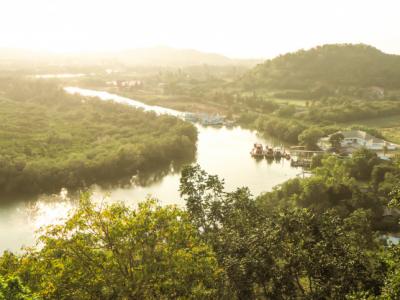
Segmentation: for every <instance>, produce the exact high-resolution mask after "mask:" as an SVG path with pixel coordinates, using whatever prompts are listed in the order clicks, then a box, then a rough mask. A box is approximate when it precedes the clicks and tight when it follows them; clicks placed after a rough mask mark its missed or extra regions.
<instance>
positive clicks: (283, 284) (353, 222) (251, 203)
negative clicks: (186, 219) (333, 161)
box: [180, 166, 383, 299]
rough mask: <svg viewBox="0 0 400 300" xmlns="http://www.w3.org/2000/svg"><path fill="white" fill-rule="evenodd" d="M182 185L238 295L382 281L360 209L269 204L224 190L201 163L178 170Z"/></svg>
mask: <svg viewBox="0 0 400 300" xmlns="http://www.w3.org/2000/svg"><path fill="white" fill-rule="evenodd" d="M180 191H181V194H182V196H183V197H184V199H185V201H186V203H187V210H188V213H189V215H190V218H191V220H192V222H193V223H194V224H195V225H196V226H197V227H198V230H199V231H200V232H201V233H202V234H201V237H202V238H203V240H204V241H206V243H207V244H209V245H211V246H212V248H213V249H214V251H215V253H216V255H217V258H218V262H219V264H220V266H222V268H223V269H224V271H225V273H226V275H227V277H228V279H229V287H230V288H231V289H232V290H233V291H234V292H235V294H236V297H237V298H238V299H344V298H345V296H346V295H347V294H349V293H351V292H358V291H363V290H367V291H371V292H372V293H373V294H375V293H377V292H378V291H379V287H380V286H381V285H382V281H383V274H382V272H381V271H380V269H379V262H378V259H377V257H376V256H375V255H374V254H371V252H370V251H369V250H370V249H372V248H373V247H375V243H374V241H373V238H372V234H371V229H370V224H371V222H370V220H369V214H368V213H366V212H365V211H363V210H358V211H355V212H354V213H353V214H351V215H350V216H349V217H348V218H345V219H343V218H341V217H339V216H338V214H337V213H336V212H335V211H334V210H329V211H322V212H319V213H314V212H313V211H312V210H310V209H302V208H297V207H293V206H290V205H287V206H286V207H284V208H281V207H279V206H275V207H270V206H268V208H267V207H266V206H265V202H260V201H258V199H253V198H252V197H251V195H250V193H249V191H248V189H246V188H239V189H237V190H236V191H234V192H230V193H227V192H224V190H223V181H221V180H219V179H218V177H216V176H213V175H208V174H207V173H206V172H204V171H203V170H201V168H200V167H199V166H190V167H187V168H185V169H184V170H183V172H182V177H181V187H180ZM324 192H325V193H326V190H323V189H321V193H322V194H323V193H324ZM310 193H313V192H312V191H310ZM321 193H317V194H313V195H311V196H310V197H314V196H315V198H316V199H315V200H319V199H317V198H318V197H319V196H320V195H321ZM372 253H373V252H372Z"/></svg>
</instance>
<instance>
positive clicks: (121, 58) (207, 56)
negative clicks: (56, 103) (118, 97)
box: [0, 46, 263, 67]
mask: <svg viewBox="0 0 400 300" xmlns="http://www.w3.org/2000/svg"><path fill="white" fill-rule="evenodd" d="M262 61H263V60H261V59H259V60H257V59H233V58H229V57H226V56H224V55H221V54H216V53H206V52H201V51H197V50H193V49H175V48H171V47H164V46H159V47H151V48H138V49H128V50H121V51H109V52H86V53H82V54H58V53H45V52H40V51H29V50H24V49H5V48H3V49H0V64H23V63H34V64H43V63H46V62H48V63H51V64H76V65H77V64H82V65H99V64H101V65H107V64H122V65H128V66H161V67H163V66H166V67H185V66H193V65H214V66H225V65H242V66H249V67H253V66H255V65H256V64H258V63H261V62H262Z"/></svg>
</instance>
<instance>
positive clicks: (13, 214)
mask: <svg viewBox="0 0 400 300" xmlns="http://www.w3.org/2000/svg"><path fill="white" fill-rule="evenodd" d="M66 91H67V92H69V93H78V94H81V95H84V96H94V97H98V98H100V99H102V100H112V101H116V102H119V103H122V104H126V105H132V106H135V107H139V108H142V109H144V110H147V111H149V110H151V111H155V112H156V113H160V114H170V115H174V116H177V117H182V116H183V113H182V112H178V111H175V110H172V109H167V108H163V107H159V106H148V105H146V104H143V103H141V102H139V101H135V100H132V99H128V98H125V97H121V96H117V95H114V94H110V93H107V92H102V91H93V90H87V89H81V88H75V87H68V88H66ZM196 126H197V129H198V133H199V135H198V144H197V155H196V162H197V163H198V164H200V165H201V167H202V168H203V169H204V170H206V171H207V172H208V173H210V174H217V175H219V176H220V177H221V178H224V179H225V187H226V189H227V190H233V189H235V188H236V187H239V186H248V187H249V188H250V190H251V192H252V193H253V195H258V194H260V193H262V192H265V191H270V190H271V189H272V188H273V187H274V186H276V185H277V184H280V183H282V182H284V181H286V180H288V179H290V178H293V177H295V176H298V175H299V173H300V172H301V169H296V168H292V167H291V166H290V161H287V160H284V159H282V160H280V161H272V162H268V161H267V160H255V159H253V158H252V157H251V156H250V154H249V152H250V150H251V147H252V145H253V144H254V143H255V142H260V143H262V144H264V145H266V144H268V145H280V142H279V141H274V140H272V139H265V138H263V137H261V136H258V135H257V134H256V133H255V132H254V131H250V130H247V129H243V128H240V127H234V128H226V127H218V128H216V127H203V126H200V125H196ZM140 177H141V176H139V178H133V180H130V181H128V182H125V183H123V184H121V183H120V184H109V185H108V186H104V185H102V186H99V185H94V186H92V187H91V190H92V193H93V199H94V200H95V201H107V202H113V201H124V202H126V203H128V204H132V205H134V204H136V203H138V202H140V201H142V200H144V199H145V198H146V197H148V196H149V195H150V196H152V197H155V198H157V199H159V201H160V203H161V204H177V205H179V206H182V207H183V206H184V202H183V201H182V200H181V199H180V196H179V191H178V188H179V178H180V174H179V170H176V169H174V168H172V167H171V168H169V169H167V170H161V171H160V172H156V173H154V174H152V176H146V177H145V178H140ZM6 200H8V201H1V203H2V204H1V205H0V253H1V252H2V251H4V250H6V249H8V250H12V251H18V250H19V249H21V247H22V246H31V245H33V244H34V241H35V236H37V234H38V233H37V230H38V229H39V228H41V227H42V226H45V225H49V224H54V223H58V222H61V221H62V219H63V218H65V216H66V215H67V214H68V211H70V209H71V208H73V207H75V205H76V203H77V196H76V194H75V193H72V192H68V191H67V190H65V189H63V190H62V191H60V193H59V194H57V195H40V196H35V197H30V198H23V199H6Z"/></svg>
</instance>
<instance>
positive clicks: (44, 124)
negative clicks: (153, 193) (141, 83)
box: [0, 78, 197, 195]
mask: <svg viewBox="0 0 400 300" xmlns="http://www.w3.org/2000/svg"><path fill="white" fill-rule="evenodd" d="M0 91H1V92H2V94H1V97H0V103H1V105H0V116H1V119H2V124H0V137H1V139H0V140H1V144H0V191H1V194H4V195H7V194H37V193H43V192H52V191H57V190H59V189H60V188H62V187H66V188H72V189H76V188H81V187H85V186H89V185H90V184H92V183H95V182H97V181H102V180H108V179H115V178H118V177H120V178H121V177H124V176H132V175H135V174H137V172H140V171H145V170H156V169H157V168H159V167H162V166H165V165H169V164H170V163H171V162H173V161H176V162H179V161H188V160H193V159H194V156H195V151H196V141H197V131H196V128H195V127H194V126H193V125H192V124H189V123H186V122H183V121H181V120H179V119H177V118H174V117H170V116H157V115H156V114H155V113H151V112H143V111H141V110H139V109H135V108H132V107H129V106H124V105H119V104H115V103H112V102H104V101H101V100H96V99H93V98H88V97H82V96H78V95H69V94H67V93H66V92H64V91H63V90H62V88H61V87H60V86H58V85H57V84H54V83H49V82H43V81H38V80H21V79H16V78H1V79H0ZM166 128H168V130H166Z"/></svg>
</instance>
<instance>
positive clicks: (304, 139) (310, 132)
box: [299, 127, 324, 149]
mask: <svg viewBox="0 0 400 300" xmlns="http://www.w3.org/2000/svg"><path fill="white" fill-rule="evenodd" d="M323 136H324V132H323V131H322V130H321V129H319V128H316V127H311V128H308V129H306V130H304V131H303V132H302V133H301V134H300V135H299V142H300V143H301V144H302V145H304V146H306V147H307V149H317V148H318V146H317V143H318V140H319V139H320V138H321V137H323Z"/></svg>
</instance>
